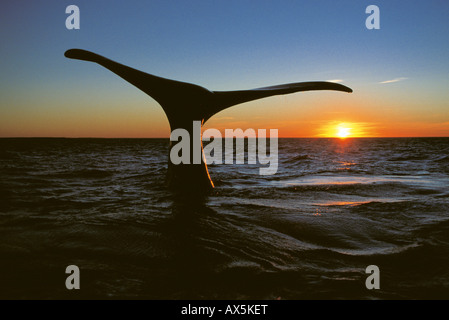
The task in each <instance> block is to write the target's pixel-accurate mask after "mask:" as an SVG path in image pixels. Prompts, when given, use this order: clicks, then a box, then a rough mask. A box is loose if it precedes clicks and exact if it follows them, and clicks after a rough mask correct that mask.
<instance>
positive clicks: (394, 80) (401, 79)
mask: <svg viewBox="0 0 449 320" xmlns="http://www.w3.org/2000/svg"><path fill="white" fill-rule="evenodd" d="M407 79H408V78H404V77H401V78H395V79H392V80H386V81H382V82H379V83H380V84H385V83H394V82H399V81H403V80H407Z"/></svg>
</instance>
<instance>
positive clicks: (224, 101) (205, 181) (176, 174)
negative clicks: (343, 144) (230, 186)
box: [64, 49, 352, 193]
mask: <svg viewBox="0 0 449 320" xmlns="http://www.w3.org/2000/svg"><path fill="white" fill-rule="evenodd" d="M64 55H65V56H66V57H67V58H72V59H79V60H85V61H91V62H96V63H98V64H100V65H102V66H103V67H105V68H107V69H109V70H110V71H112V72H114V73H115V74H117V75H118V76H120V77H121V78H123V79H125V80H126V81H128V82H129V83H131V84H133V85H134V86H136V87H137V88H139V89H140V90H142V91H143V92H145V93H146V94H148V95H149V96H151V97H152V98H153V99H155V100H156V101H157V102H158V103H159V104H160V105H161V107H162V109H163V110H164V112H165V114H166V115H167V118H168V121H169V123H170V128H171V130H174V129H177V128H182V129H185V130H187V131H188V132H189V133H190V137H191V138H192V137H193V132H192V122H193V121H200V122H201V124H204V122H206V121H207V120H208V119H209V118H210V117H212V116H213V115H214V114H216V113H218V112H220V111H222V110H224V109H226V108H229V107H231V106H234V105H237V104H240V103H244V102H248V101H252V100H257V99H261V98H266V97H270V96H274V95H281V94H289V93H294V92H299V91H310V90H336V91H343V92H352V90H351V89H350V88H348V87H346V86H344V85H341V84H338V83H333V82H323V81H316V82H299V83H289V84H282V85H276V86H270V87H264V88H257V89H252V90H239V91H209V90H207V89H206V88H203V87H201V86H198V85H195V84H191V83H186V82H181V81H175V80H170V79H165V78H162V77H158V76H155V75H152V74H148V73H145V72H142V71H139V70H136V69H133V68H130V67H128V66H125V65H123V64H120V63H118V62H115V61H113V60H110V59H108V58H105V57H103V56H100V55H98V54H96V53H93V52H90V51H87V50H81V49H70V50H67V51H66V52H65V54H64ZM190 145H191V146H192V145H193V141H191V143H190ZM170 149H171V148H170ZM191 151H192V150H191ZM190 156H191V158H193V155H192V152H190ZM167 182H168V184H169V186H170V187H171V188H172V189H175V190H185V191H188V192H194V193H198V192H199V193H205V192H207V191H209V190H210V189H211V188H213V183H212V180H211V179H210V177H209V173H208V171H207V166H206V163H205V161H204V159H203V161H202V163H201V164H193V162H192V161H191V162H190V164H178V165H174V164H173V163H172V162H171V161H170V160H169V165H168V175H167Z"/></svg>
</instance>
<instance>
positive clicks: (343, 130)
mask: <svg viewBox="0 0 449 320" xmlns="http://www.w3.org/2000/svg"><path fill="white" fill-rule="evenodd" d="M350 135H351V128H348V127H343V126H341V125H340V126H338V127H337V137H339V138H347V137H349V136H350Z"/></svg>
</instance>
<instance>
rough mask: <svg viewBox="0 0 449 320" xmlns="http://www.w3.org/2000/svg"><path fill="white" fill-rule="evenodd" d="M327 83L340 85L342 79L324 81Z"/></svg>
mask: <svg viewBox="0 0 449 320" xmlns="http://www.w3.org/2000/svg"><path fill="white" fill-rule="evenodd" d="M326 81H327V82H335V83H340V82H343V80H342V79H332V80H326Z"/></svg>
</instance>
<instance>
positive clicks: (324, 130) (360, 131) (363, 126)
mask: <svg viewBox="0 0 449 320" xmlns="http://www.w3.org/2000/svg"><path fill="white" fill-rule="evenodd" d="M376 129H377V128H376V125H375V124H371V123H367V122H343V121H331V122H328V123H325V124H324V123H323V124H322V125H321V126H318V127H317V132H318V133H317V134H316V135H315V136H316V137H326V138H340V139H345V138H362V137H375V136H377V134H376V131H377V130H376Z"/></svg>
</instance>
